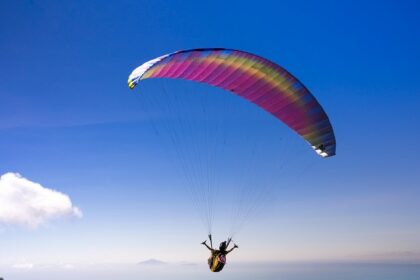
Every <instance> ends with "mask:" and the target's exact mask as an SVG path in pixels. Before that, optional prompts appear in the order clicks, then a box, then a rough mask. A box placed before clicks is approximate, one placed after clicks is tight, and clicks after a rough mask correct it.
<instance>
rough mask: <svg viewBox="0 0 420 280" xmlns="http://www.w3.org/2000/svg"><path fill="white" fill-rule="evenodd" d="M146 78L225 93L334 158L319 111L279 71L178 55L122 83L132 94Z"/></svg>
mask: <svg viewBox="0 0 420 280" xmlns="http://www.w3.org/2000/svg"><path fill="white" fill-rule="evenodd" d="M148 78H172V79H185V80H191V81H196V82H200V83H206V84H209V85H212V86H215V87H219V88H223V89H225V90H228V91H231V92H233V93H234V94H236V95H239V96H241V97H242V98H245V99H246V100H248V101H250V102H252V103H254V104H256V105H257V106H259V107H261V108H262V109H264V110H265V111H267V112H269V113H271V114H272V115H274V116H275V117H276V118H278V119H279V120H281V121H283V122H284V123H285V124H286V125H287V126H289V127H290V128H291V129H293V130H294V131H295V132H297V133H298V134H299V135H301V136H302V137H303V138H304V139H305V140H306V141H308V142H309V143H310V145H311V146H312V148H313V149H314V150H315V151H316V152H317V153H318V154H319V155H321V156H322V157H330V156H333V155H335V145H336V142H335V136H334V131H333V129H332V126H331V123H330V121H329V119H328V116H327V115H326V113H325V111H324V110H323V109H322V107H321V105H320V104H319V103H318V101H317V100H316V99H315V97H314V96H313V95H312V94H311V93H310V92H309V90H308V89H307V88H306V87H305V86H304V85H303V84H302V83H301V82H299V81H298V80H297V79H296V78H295V77H294V76H293V75H292V74H290V73H289V72H288V71H286V70H285V69H284V68H282V67H281V66H279V65H277V64H275V63H273V62H271V61H269V60H267V59H265V58H262V57H260V56H257V55H254V54H251V53H247V52H243V51H238V50H232V49H222V48H209V49H192V50H182V51H178V52H174V53H171V54H167V55H164V56H161V57H158V58H156V59H153V60H150V61H148V62H146V63H144V64H142V65H141V66H139V67H138V68H136V69H135V70H134V71H133V72H132V73H131V75H130V76H129V78H128V85H129V87H130V88H131V89H133V88H134V87H135V86H136V85H137V84H138V83H139V81H140V80H144V79H148Z"/></svg>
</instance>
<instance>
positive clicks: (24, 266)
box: [12, 263, 34, 269]
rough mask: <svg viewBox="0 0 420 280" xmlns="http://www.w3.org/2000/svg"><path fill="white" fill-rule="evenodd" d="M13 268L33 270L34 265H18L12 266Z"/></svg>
mask: <svg viewBox="0 0 420 280" xmlns="http://www.w3.org/2000/svg"><path fill="white" fill-rule="evenodd" d="M12 267H13V268H16V269H32V268H34V264H33V263H17V264H14V265H12Z"/></svg>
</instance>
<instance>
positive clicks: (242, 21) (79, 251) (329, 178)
mask: <svg viewBox="0 0 420 280" xmlns="http://www.w3.org/2000/svg"><path fill="white" fill-rule="evenodd" d="M418 10H419V6H418V3H416V2H415V1H403V2H402V3H401V2H400V1H369V2H368V3H366V2H365V1H340V2H338V1H337V2H330V1H313V2H312V1H282V2H281V3H280V2H279V3H277V1H272V2H270V1H259V2H253V1H238V2H234V1H232V2H230V1H229V3H225V1H220V2H218V1H211V2H196V1H167V2H165V1H115V2H114V1H89V2H86V1H68V2H63V1H60V2H58V1H42V2H41V1H9V2H2V3H1V9H0V34H1V36H0V61H1V67H0V97H1V110H0V154H1V160H0V173H1V174H4V173H6V172H18V173H20V174H22V176H24V177H26V178H28V179H29V180H31V181H34V182H39V183H41V184H42V185H43V186H46V187H49V188H52V189H56V190H59V191H60V192H63V193H65V194H67V195H69V196H70V197H71V200H72V202H73V203H74V204H75V205H77V206H78V207H80V209H81V210H82V211H83V218H81V219H73V220H70V221H69V220H66V221H57V222H53V223H51V224H48V225H46V226H43V227H40V228H38V229H37V230H28V229H23V228H20V227H14V226H2V227H1V228H0V235H1V238H0V247H1V248H2V250H1V251H2V253H1V254H0V262H1V263H13V262H16V261H29V262H43V263H48V262H51V263H54V262H60V261H63V262H82V263H88V262H91V261H94V262H136V261H138V260H141V259H147V258H149V257H154V258H160V259H165V260H169V261H182V260H192V261H199V260H201V259H203V258H205V257H206V255H207V252H205V251H203V250H202V248H200V247H198V245H197V244H198V243H199V242H201V241H202V239H204V235H205V230H204V229H203V228H202V227H201V225H200V222H199V220H198V219H197V217H196V216H195V214H193V213H192V205H191V202H190V200H189V198H188V197H187V196H186V195H185V194H184V193H183V192H182V191H180V190H181V189H182V188H183V186H182V185H183V182H182V179H180V178H179V176H178V174H177V173H176V172H174V170H173V166H172V165H171V163H170V162H169V161H168V160H167V152H168V151H169V152H170V150H171V147H170V146H169V145H164V144H165V143H166V142H165V141H163V140H159V139H158V137H156V135H153V134H152V133H151V129H150V120H151V119H152V118H153V117H154V116H152V115H148V114H147V113H146V112H145V111H144V110H143V109H144V105H142V104H141V102H140V101H141V100H142V99H141V97H140V96H139V94H140V93H139V92H140V91H141V89H138V90H137V91H136V92H134V93H133V92H132V91H130V90H129V89H128V88H127V85H126V80H127V77H128V74H129V73H130V72H131V71H132V70H133V69H134V68H135V67H137V66H138V65H140V64H141V63H143V62H145V61H147V60H150V59H152V58H154V57H156V56H159V55H162V54H165V53H168V52H172V51H175V50H179V49H188V48H196V47H226V48H236V49H241V50H246V51H249V52H252V53H256V54H259V55H261V56H264V57H266V58H269V59H271V60H273V61H275V62H277V63H279V64H281V65H282V66H284V67H285V68H286V69H288V70H290V71H291V72H292V73H293V74H294V75H296V76H297V77H298V78H299V79H300V80H301V81H302V82H303V83H304V84H305V85H306V86H307V87H308V88H309V89H310V90H311V91H312V92H313V93H314V95H315V96H316V97H317V98H318V100H319V101H320V103H321V104H323V107H324V108H325V110H326V111H327V113H328V115H329V117H330V119H331V120H332V123H333V126H334V129H335V132H336V137H337V142H338V146H337V156H336V157H334V158H331V159H328V160H326V161H322V162H321V161H319V162H316V163H314V165H313V167H311V170H309V172H307V173H305V176H302V178H299V180H296V176H289V177H288V176H283V174H282V175H281V176H280V175H272V176H273V180H275V179H278V177H281V179H282V180H283V181H282V182H283V183H282V186H283V187H282V188H275V189H274V196H273V197H275V199H272V200H270V202H269V203H268V205H266V206H265V210H264V214H263V215H260V216H258V219H255V220H253V221H252V222H250V224H249V225H248V227H247V228H245V229H244V231H243V232H242V233H241V235H240V236H238V240H237V241H238V242H239V243H240V245H241V249H240V250H241V251H238V253H237V255H235V257H234V258H235V260H238V261H239V260H249V261H252V260H355V259H356V260H366V259H389V258H395V259H401V258H404V257H405V256H407V253H408V255H410V256H413V258H416V259H417V260H420V246H419V244H420V236H419V234H418V233H419V232H420V222H419V219H418V216H419V214H420V205H419V204H418V197H419V195H420V186H419V183H418V182H419V175H418V170H420V163H419V160H418V155H419V154H420V148H419V145H418V143H419V141H420V130H419V125H418V121H419V119H420V113H419V111H418V107H419V105H420V80H419V74H420V73H419V69H418V61H419V40H420V39H419V38H420V36H419V35H420V34H419V28H418V26H419V19H418V16H417V14H418ZM145 87H146V85H145ZM147 87H149V88H151V87H153V84H152V83H150V84H149V85H148V86H147ZM248 109H249V108H248V107H246V106H241V107H240V109H238V112H239V113H241V114H243V115H244V116H246V115H248V112H247V111H246V110H248ZM251 111H252V110H251ZM251 111H250V112H249V115H248V117H247V118H245V119H244V120H243V121H244V123H246V121H247V120H248V121H249V122H250V123H253V124H254V129H256V127H257V126H258V125H257V126H256V125H255V124H257V123H258V122H257V121H256V119H257V120H261V116H260V115H258V113H257V112H253V111H252V112H251ZM271 127H274V125H273V122H272V121H271V120H270V119H269V118H267V129H269V128H271ZM256 131H259V130H256ZM238 133H242V132H238ZM273 133H274V132H273ZM278 133H280V132H278ZM244 135H245V134H244ZM239 136H241V135H239ZM292 141H294V140H292ZM296 141H298V140H296ZM268 145H272V146H271V147H275V145H276V144H275V143H274V141H273V142H270V143H269V144H268ZM302 145H304V144H302ZM308 153H310V151H309V150H308ZM310 156H312V154H311V155H308V156H306V155H305V157H310ZM237 160H238V162H241V161H243V160H244V158H241V157H238V159H237ZM264 164H265V165H267V164H268V163H267V162H261V165H262V166H264ZM0 207H1V205H0ZM222 219H223V217H222ZM220 238H221V237H220ZM220 238H219V239H220ZM261 240H264V242H261ZM57 251H59V252H60V253H59V254H58V253H57ZM110 252H112V253H110Z"/></svg>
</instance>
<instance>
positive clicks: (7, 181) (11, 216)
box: [0, 172, 82, 228]
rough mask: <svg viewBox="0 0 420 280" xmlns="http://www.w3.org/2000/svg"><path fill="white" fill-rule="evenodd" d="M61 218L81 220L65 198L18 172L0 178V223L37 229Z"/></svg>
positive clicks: (79, 212)
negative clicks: (77, 218)
mask: <svg viewBox="0 0 420 280" xmlns="http://www.w3.org/2000/svg"><path fill="white" fill-rule="evenodd" d="M60 217H79V218H80V217H82V212H81V211H80V210H79V209H78V208H77V207H75V206H73V205H72V202H71V200H70V198H69V196H68V195H66V194H63V193H61V192H58V191H55V190H52V189H48V188H45V187H43V186H42V185H40V184H38V183H35V182H32V181H30V180H28V179H26V178H24V177H22V176H21V175H20V174H18V173H10V172H9V173H6V174H3V175H2V176H1V177H0V223H3V224H8V225H20V226H25V227H29V228H36V227H38V226H39V225H41V224H44V223H46V222H47V221H49V220H51V219H56V218H60Z"/></svg>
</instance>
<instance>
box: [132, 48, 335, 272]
mask: <svg viewBox="0 0 420 280" xmlns="http://www.w3.org/2000/svg"><path fill="white" fill-rule="evenodd" d="M151 78H168V79H180V80H190V81H194V82H198V83H203V84H207V85H211V86H213V87H216V88H220V89H224V90H226V91H229V92H231V93H233V94H234V95H236V96H238V97H240V98H242V99H244V100H247V101H249V102H251V103H253V104H255V105H256V106H257V107H259V108H261V109H263V110H264V111H265V112H267V113H269V114H271V115H272V116H274V117H275V118H276V119H277V120H279V121H281V122H282V123H284V124H285V125H287V126H288V127H289V128H290V129H291V130H293V131H294V132H295V133H297V134H298V135H300V136H301V137H302V138H303V139H304V140H306V142H308V143H309V145H310V146H311V147H312V149H313V150H314V151H315V152H316V154H318V155H319V156H321V157H323V158H328V157H331V156H334V155H335V153H336V140H335V136H334V131H333V128H332V125H331V123H330V121H329V118H328V116H327V114H326V113H325V111H324V109H323V108H322V107H321V105H320V104H319V102H318V101H317V100H316V98H315V97H314V96H313V95H312V94H311V92H310V91H309V90H308V89H307V88H306V87H305V86H304V85H303V84H302V83H301V82H300V81H299V80H298V79H296V78H295V77H294V76H293V75H292V74H290V73H289V72H288V71H287V70H285V69H284V68H282V67H281V66H279V65H278V64H276V63H274V62H272V61H269V60H267V59H265V58H263V57H260V56H257V55H254V54H251V53H248V52H244V51H240V50H233V49H224V48H203V49H191V50H181V51H177V52H174V53H170V54H166V55H163V56H160V57H158V58H155V59H153V60H150V61H148V62H146V63H144V64H142V65H140V66H139V67H137V68H136V69H135V70H134V71H133V72H132V73H131V74H130V76H129V78H128V86H129V88H130V89H134V88H135V87H136V86H137V85H138V84H139V83H140V81H142V80H146V79H151ZM177 102H179V100H178V99H177ZM155 103H161V102H160V101H156V102H155ZM171 106H172V105H170V106H168V108H169V109H170V108H171ZM174 106H175V105H174ZM180 123H181V121H180ZM186 127H189V126H188V125H187V126H186ZM200 128H201V127H200ZM182 135H183V133H180V132H179V131H177V130H175V131H174V132H173V136H172V137H173V139H174V140H173V142H174V143H175V144H176V145H180V144H179V143H184V142H185V141H183V140H180V139H179V138H180V137H182ZM208 136H209V134H205V137H202V138H201V139H207V138H208ZM191 143H192V144H195V141H191ZM206 144H207V143H206ZM206 149H207V151H206V153H208V154H211V158H214V157H217V156H218V155H217V153H213V152H212V151H211V150H210V148H207V146H206ZM183 152H184V150H182V149H181V151H180V156H181V157H183V155H182V153H183ZM195 153H197V152H195ZM196 160H197V161H198V163H196V162H193V163H189V162H188V160H185V159H184V160H183V161H182V163H181V164H180V165H182V166H183V167H185V168H184V169H185V170H187V171H186V172H187V173H190V171H189V170H191V173H193V172H194V168H196V166H200V168H202V166H205V165H206V164H207V165H208V164H209V162H211V161H210V160H208V159H207V161H204V160H202V159H201V158H200V157H198V159H196ZM200 160H201V161H203V162H201V161H200ZM184 165H185V166H184ZM189 168H190V169H189ZM204 169H206V168H204ZM209 169H210V168H209V167H208V166H207V173H206V174H205V175H206V176H208V173H209V172H208V170H209ZM201 174H204V173H201ZM187 175H189V174H187ZM196 177H200V176H196ZM193 179H194V178H193ZM200 179H201V178H198V180H197V178H195V180H191V185H193V187H196V188H199V187H201V188H203V190H202V191H200V190H197V189H193V191H192V193H193V195H198V196H199V197H198V198H197V199H196V200H195V203H196V204H199V205H201V207H202V208H203V209H204V211H205V213H204V215H203V216H204V220H207V224H208V231H209V238H210V246H208V245H207V243H206V241H204V242H203V243H202V244H203V245H204V246H206V247H207V248H208V249H209V250H210V251H211V253H212V255H211V257H210V258H209V262H208V263H209V267H210V269H211V271H213V272H218V271H221V270H222V269H223V267H224V265H225V263H226V255H227V254H228V253H230V252H231V251H232V250H234V249H235V248H238V246H237V245H236V244H235V245H234V246H233V247H232V248H231V249H230V250H228V246H229V243H230V241H231V240H232V236H233V233H231V234H230V235H229V238H228V241H227V242H226V241H225V242H222V243H221V244H220V247H219V250H215V249H214V248H213V245H212V240H211V231H212V229H211V219H212V215H213V209H212V207H213V204H212V199H213V197H214V195H213V194H212V188H213V187H214V185H215V183H214V182H213V180H210V179H207V181H206V182H204V183H201V182H200V181H199V180H200ZM201 180H204V179H201ZM252 188H253V190H252V191H255V189H257V190H258V186H256V187H254V186H253V187H252ZM244 193H245V194H246V192H242V194H244ZM250 193H253V192H250ZM243 205H245V207H248V208H249V209H247V210H246V211H244V212H246V214H245V215H244V217H245V218H246V217H249V214H250V213H251V212H252V211H253V210H254V207H255V206H254V205H251V204H250V205H248V204H247V203H244V204H243ZM243 205H241V206H242V207H243ZM239 208H240V207H239ZM239 208H238V209H239ZM238 212H240V211H239V210H238ZM245 218H244V219H245ZM238 224H240V223H238ZM235 230H236V231H237V230H238V229H235Z"/></svg>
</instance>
